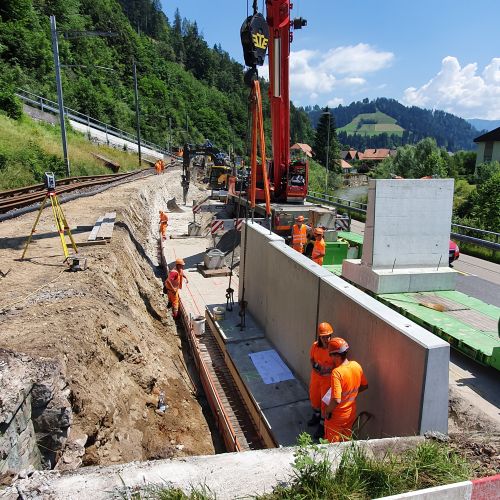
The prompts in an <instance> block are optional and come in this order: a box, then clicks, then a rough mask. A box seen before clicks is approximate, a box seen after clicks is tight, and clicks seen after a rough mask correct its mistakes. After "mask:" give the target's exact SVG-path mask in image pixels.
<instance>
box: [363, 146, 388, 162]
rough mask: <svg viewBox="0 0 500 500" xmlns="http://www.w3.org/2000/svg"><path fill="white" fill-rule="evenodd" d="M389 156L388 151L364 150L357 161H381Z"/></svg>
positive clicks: (383, 149)
mask: <svg viewBox="0 0 500 500" xmlns="http://www.w3.org/2000/svg"><path fill="white" fill-rule="evenodd" d="M390 154H391V150H390V149H385V148H380V149H365V152H364V153H362V156H361V155H360V157H359V159H360V160H363V161H382V160H385V159H386V158H387V157H388V156H389V155H390Z"/></svg>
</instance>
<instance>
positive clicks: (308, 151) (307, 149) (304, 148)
mask: <svg viewBox="0 0 500 500" xmlns="http://www.w3.org/2000/svg"><path fill="white" fill-rule="evenodd" d="M290 149H291V150H292V151H295V152H302V153H304V154H305V155H306V156H307V157H308V158H312V148H311V146H309V144H301V143H300V142H297V143H295V144H294V145H293V146H292V147H291V148H290Z"/></svg>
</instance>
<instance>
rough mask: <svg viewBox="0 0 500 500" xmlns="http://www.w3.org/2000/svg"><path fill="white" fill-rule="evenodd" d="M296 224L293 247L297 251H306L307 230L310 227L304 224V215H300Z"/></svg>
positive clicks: (294, 226)
mask: <svg viewBox="0 0 500 500" xmlns="http://www.w3.org/2000/svg"><path fill="white" fill-rule="evenodd" d="M295 221H296V224H294V225H293V226H292V248H293V249H294V250H297V252H300V253H304V250H305V248H306V244H307V231H308V230H309V229H310V228H309V227H308V226H306V225H305V224H304V216H303V215H299V216H298V217H297V218H296V219H295Z"/></svg>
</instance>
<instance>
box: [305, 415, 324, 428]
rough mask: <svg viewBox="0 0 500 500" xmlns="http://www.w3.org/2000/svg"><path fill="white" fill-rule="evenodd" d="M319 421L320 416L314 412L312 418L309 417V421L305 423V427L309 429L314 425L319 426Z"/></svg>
mask: <svg viewBox="0 0 500 500" xmlns="http://www.w3.org/2000/svg"><path fill="white" fill-rule="evenodd" d="M320 420H321V415H320V414H319V413H317V412H314V413H313V416H312V417H311V419H310V420H309V421H308V422H307V425H308V426H309V427H314V426H315V425H318V424H319V421H320Z"/></svg>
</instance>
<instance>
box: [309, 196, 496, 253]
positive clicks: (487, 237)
mask: <svg viewBox="0 0 500 500" xmlns="http://www.w3.org/2000/svg"><path fill="white" fill-rule="evenodd" d="M307 197H308V198H310V199H311V200H314V201H318V202H320V203H326V204H329V205H334V206H336V207H339V208H343V209H345V210H348V211H349V210H350V211H352V212H357V213H360V214H363V215H366V208H367V206H366V203H360V202H359V201H352V200H347V199H345V198H339V197H337V196H331V195H329V194H324V193H318V192H317V191H310V192H309V194H308V195H307ZM450 236H451V238H453V239H454V240H457V241H461V242H463V243H470V244H472V245H477V246H479V247H483V248H487V249H489V250H493V251H495V252H499V251H500V233H495V232H494V231H486V230H484V229H478V228H475V227H469V226H463V225H461V224H452V225H451V233H450ZM480 236H483V238H481V237H480Z"/></svg>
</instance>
